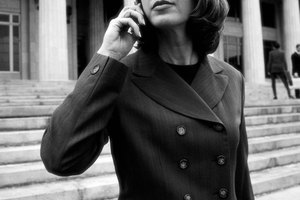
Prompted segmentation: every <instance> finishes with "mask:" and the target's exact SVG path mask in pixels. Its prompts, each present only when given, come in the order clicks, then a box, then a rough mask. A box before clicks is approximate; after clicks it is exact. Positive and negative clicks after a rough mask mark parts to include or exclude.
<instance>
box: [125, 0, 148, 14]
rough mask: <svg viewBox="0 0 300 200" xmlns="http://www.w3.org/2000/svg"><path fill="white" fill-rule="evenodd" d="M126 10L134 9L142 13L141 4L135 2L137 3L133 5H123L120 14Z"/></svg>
mask: <svg viewBox="0 0 300 200" xmlns="http://www.w3.org/2000/svg"><path fill="white" fill-rule="evenodd" d="M127 10H135V11H137V12H139V13H140V14H142V15H144V12H143V10H142V8H141V4H140V3H139V4H137V5H134V6H125V7H124V8H123V9H122V11H121V12H120V14H122V13H123V12H125V11H127Z"/></svg>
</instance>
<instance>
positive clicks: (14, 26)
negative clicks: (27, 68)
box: [0, 13, 20, 72]
mask: <svg viewBox="0 0 300 200" xmlns="http://www.w3.org/2000/svg"><path fill="white" fill-rule="evenodd" d="M19 21H20V19H19V15H17V14H6V13H0V71H6V72H16V71H19V70H20V62H19V59H20V22H19Z"/></svg>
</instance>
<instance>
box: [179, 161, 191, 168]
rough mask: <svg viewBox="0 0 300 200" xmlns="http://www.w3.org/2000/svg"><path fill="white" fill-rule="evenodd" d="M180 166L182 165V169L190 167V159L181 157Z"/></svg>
mask: <svg viewBox="0 0 300 200" xmlns="http://www.w3.org/2000/svg"><path fill="white" fill-rule="evenodd" d="M179 167H180V169H186V168H188V167H189V161H188V160H187V159H185V158H184V159H181V160H180V161H179Z"/></svg>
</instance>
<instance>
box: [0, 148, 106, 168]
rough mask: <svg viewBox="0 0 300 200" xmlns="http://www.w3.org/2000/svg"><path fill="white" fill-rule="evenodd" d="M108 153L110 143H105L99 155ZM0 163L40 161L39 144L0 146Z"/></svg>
mask: <svg viewBox="0 0 300 200" xmlns="http://www.w3.org/2000/svg"><path fill="white" fill-rule="evenodd" d="M106 154H110V143H107V144H106V145H105V146H104V147H103V150H102V152H101V155H106ZM0 158H1V159H0V165H4V164H16V163H26V162H34V161H40V160H41V157H40V145H39V144H38V145H28V146H17V147H2V148H0Z"/></svg>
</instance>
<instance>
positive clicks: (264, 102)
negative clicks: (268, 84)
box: [245, 96, 300, 107]
mask: <svg viewBox="0 0 300 200" xmlns="http://www.w3.org/2000/svg"><path fill="white" fill-rule="evenodd" d="M272 98H273V97H272ZM285 105H286V106H291V105H300V99H289V98H288V96H285V97H282V98H280V99H277V100H273V99H270V100H268V99H263V100H254V101H252V100H251V99H250V98H247V96H246V101H245V107H264V106H266V107H269V106H285Z"/></svg>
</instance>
